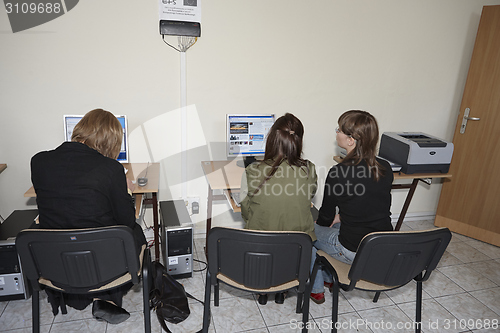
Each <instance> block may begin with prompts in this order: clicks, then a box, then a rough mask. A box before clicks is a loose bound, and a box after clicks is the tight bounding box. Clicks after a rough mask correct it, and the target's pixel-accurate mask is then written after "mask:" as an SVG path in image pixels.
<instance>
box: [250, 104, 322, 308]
mask: <svg viewBox="0 0 500 333" xmlns="http://www.w3.org/2000/svg"><path fill="white" fill-rule="evenodd" d="M303 136H304V127H303V125H302V123H301V122H300V120H299V119H298V118H297V117H295V116H294V115H292V114H290V113H286V114H285V115H284V116H282V117H280V118H278V119H277V120H276V122H275V123H274V125H273V126H272V127H271V130H270V131H269V133H268V135H267V140H266V149H265V151H266V152H265V155H264V160H263V161H261V162H254V163H252V164H250V165H249V166H248V167H247V168H246V169H245V173H244V177H243V180H242V184H241V195H242V198H243V200H242V202H241V215H242V217H243V219H244V220H245V222H246V228H247V229H252V230H270V231H271V230H272V231H303V232H306V233H307V234H309V236H311V239H312V240H313V241H315V240H316V235H315V234H314V220H313V217H312V215H311V199H312V198H313V197H314V194H315V193H316V189H317V175H316V169H315V166H314V164H313V163H312V162H310V161H308V160H305V159H303V158H301V155H302V138H303ZM283 300H284V295H283V294H277V295H276V302H277V303H283ZM259 302H260V303H261V304H265V303H266V302H267V295H261V296H259Z"/></svg>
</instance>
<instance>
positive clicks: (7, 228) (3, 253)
mask: <svg viewBox="0 0 500 333" xmlns="http://www.w3.org/2000/svg"><path fill="white" fill-rule="evenodd" d="M37 215H38V210H36V209H31V210H16V211H14V212H13V213H12V214H11V215H9V217H8V218H7V219H6V220H5V221H4V222H3V223H2V224H1V225H0V301H11V300H18V299H27V298H29V297H30V290H29V288H28V283H27V281H26V279H25V277H24V275H23V270H22V267H21V262H20V261H19V257H18V255H17V250H16V235H17V234H18V233H19V232H20V231H21V230H23V229H26V228H33V227H35V225H34V222H33V221H34V219H35V217H36V216H37Z"/></svg>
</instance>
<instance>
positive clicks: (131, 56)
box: [0, 0, 500, 220]
mask: <svg viewBox="0 0 500 333" xmlns="http://www.w3.org/2000/svg"><path fill="white" fill-rule="evenodd" d="M485 4H500V0H421V1H414V0H377V1H374V0H355V1H352V0H311V1H307V2H299V1H289V0H288V1H285V0H274V1H264V0H257V1H248V0H246V1H244V0H241V1H222V0H210V1H203V6H202V37H201V38H200V39H199V40H198V42H197V44H195V45H194V46H193V47H192V48H191V49H190V50H189V51H188V52H187V66H188V67H187V79H188V91H187V94H188V95H187V96H188V104H189V105H190V110H191V112H190V116H189V121H188V129H189V131H190V132H189V137H190V147H192V148H193V150H192V151H191V152H190V154H189V155H188V179H194V180H193V181H190V183H189V186H188V195H189V196H199V197H201V198H202V201H201V212H202V214H200V215H199V216H198V219H199V220H201V219H203V217H204V215H205V214H204V212H205V211H206V201H205V200H206V194H207V186H206V182H205V180H204V178H203V174H202V172H201V168H200V161H202V160H208V159H225V152H224V149H223V145H222V144H221V143H223V142H224V129H225V124H224V115H225V114H226V113H253V112H264V113H276V114H278V115H281V114H283V113H285V112H291V113H294V114H295V115H296V116H297V117H299V118H300V119H301V120H302V122H303V123H304V126H305V129H306V134H305V148H304V155H305V157H306V158H308V159H310V160H312V161H313V162H314V163H315V164H316V165H317V167H318V169H320V171H321V174H320V178H321V179H323V178H324V176H325V175H326V170H327V169H328V168H329V167H330V166H331V165H332V163H333V162H332V155H333V154H334V152H335V146H334V140H335V134H334V128H335V127H336V125H337V122H336V121H337V118H338V116H339V115H340V114H341V113H342V112H344V111H345V110H348V109H364V110H367V111H370V112H372V113H373V114H374V115H375V116H376V117H377V119H378V121H379V125H380V129H381V132H384V131H422V132H426V133H429V134H432V135H435V136H438V137H442V138H444V139H447V140H451V139H452V135H453V131H454V126H455V123H456V115H457V114H458V112H459V110H458V109H459V106H460V101H461V96H462V91H463V87H464V84H465V79H466V75H467V70H468V65H469V61H470V57H471V53H472V48H473V45H474V39H475V34H476V30H477V26H478V22H479V18H480V14H481V9H482V6H483V5H485ZM0 45H1V51H0V142H1V145H0V163H7V164H8V168H7V169H6V170H5V171H4V172H3V173H2V174H0V215H2V216H3V217H4V218H5V217H6V216H8V215H9V214H10V213H11V212H12V211H13V210H16V209H27V208H34V206H33V204H34V202H33V200H27V199H26V198H24V197H23V193H24V192H25V191H26V190H27V189H28V188H29V187H30V186H31V183H30V170H29V161H30V158H31V156H32V155H34V154H35V153H36V152H38V151H40V150H47V149H52V148H55V147H56V146H58V145H59V144H60V142H61V140H62V138H63V130H62V115H63V114H84V113H85V112H87V111H89V110H91V109H94V108H104V109H107V110H109V111H112V112H114V113H117V114H126V115H128V116H129V129H130V131H131V139H130V141H131V150H132V152H131V155H132V161H134V162H143V161H148V160H149V161H155V162H161V163H162V171H161V179H162V184H161V186H160V187H161V189H160V200H167V199H170V198H179V196H180V185H179V183H180V173H181V172H180V158H179V156H178V155H176V153H178V152H179V151H180V138H179V128H180V120H179V119H180V118H179V112H178V108H179V106H180V93H179V92H180V85H179V77H180V73H179V72H180V66H179V63H180V61H179V59H180V57H179V54H178V53H177V52H176V51H174V50H173V49H171V48H169V47H168V46H167V45H165V44H164V43H163V42H162V41H161V37H160V35H159V33H158V5H157V1H155V0H150V1H144V2H141V4H140V5H139V3H138V2H137V1H127V0H121V1H118V0H107V1H97V0H86V1H80V2H79V3H78V5H77V6H76V7H75V8H74V9H73V10H71V11H70V12H68V13H67V14H65V15H63V16H62V17H60V18H58V19H55V20H53V21H51V22H48V23H46V24H43V25H41V26H38V27H35V28H33V29H30V30H27V31H25V32H19V33H16V34H13V33H12V32H11V30H10V25H9V22H8V18H7V14H6V13H5V12H4V11H0ZM163 148H164V149H165V150H164V151H163V150H162V149H163ZM439 191H440V186H439V185H432V186H419V188H418V189H417V192H416V194H415V197H414V200H413V201H412V205H411V206H410V212H414V213H416V212H434V211H435V209H436V207H437V202H438V198H439ZM405 195H406V192H405V191H395V192H394V195H393V208H392V211H393V213H395V214H398V213H399V211H400V209H401V205H402V201H403V200H404V197H405ZM320 199H321V193H320V194H319V195H318V196H317V198H316V201H317V203H319V202H320Z"/></svg>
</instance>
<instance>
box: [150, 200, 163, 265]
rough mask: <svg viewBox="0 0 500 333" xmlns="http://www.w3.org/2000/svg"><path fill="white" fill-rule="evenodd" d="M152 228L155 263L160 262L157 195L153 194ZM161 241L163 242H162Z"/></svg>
mask: <svg viewBox="0 0 500 333" xmlns="http://www.w3.org/2000/svg"><path fill="white" fill-rule="evenodd" d="M152 201H153V202H152V203H153V228H154V236H155V261H159V260H160V246H159V243H160V237H159V228H158V196H157V193H153V199H152ZM162 241H163V240H162Z"/></svg>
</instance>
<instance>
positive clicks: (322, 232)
mask: <svg viewBox="0 0 500 333" xmlns="http://www.w3.org/2000/svg"><path fill="white" fill-rule="evenodd" d="M339 228H340V223H335V224H334V225H333V226H332V227H331V228H330V227H323V226H320V225H318V224H315V225H314V232H315V233H316V237H317V240H316V241H315V242H314V247H313V251H312V260H311V272H312V268H313V266H314V261H315V260H316V252H317V250H322V251H325V252H326V253H328V254H329V255H330V256H331V257H332V258H335V259H337V260H339V261H342V262H344V263H346V264H349V265H350V264H352V261H353V260H354V257H355V256H356V252H352V251H349V250H348V249H346V248H345V247H344V246H342V244H340V241H339V231H340V229H339ZM325 281H326V282H332V276H331V275H330V274H329V273H328V272H326V271H322V270H318V273H317V274H316V279H315V280H314V283H313V286H312V290H311V292H312V293H322V292H324V290H325V288H324V282H325Z"/></svg>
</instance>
